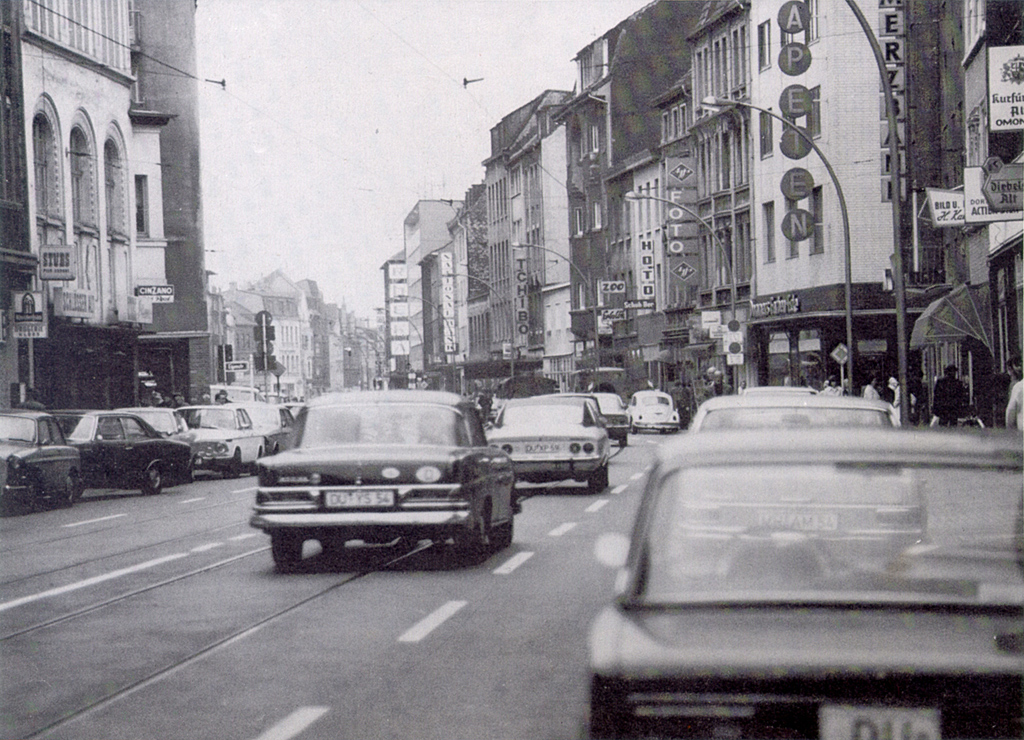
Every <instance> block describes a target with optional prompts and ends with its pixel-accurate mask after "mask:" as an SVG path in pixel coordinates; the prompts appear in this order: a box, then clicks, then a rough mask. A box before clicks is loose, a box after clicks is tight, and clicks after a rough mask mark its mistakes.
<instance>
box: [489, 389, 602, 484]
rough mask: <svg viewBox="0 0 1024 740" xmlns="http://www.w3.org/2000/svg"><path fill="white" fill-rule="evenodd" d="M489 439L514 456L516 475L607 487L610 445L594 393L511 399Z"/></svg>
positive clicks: (535, 480) (537, 480)
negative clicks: (592, 397)
mask: <svg viewBox="0 0 1024 740" xmlns="http://www.w3.org/2000/svg"><path fill="white" fill-rule="evenodd" d="M487 439H488V441H489V442H490V443H491V444H492V445H494V446H495V447H500V448H501V449H502V450H504V451H505V452H506V453H507V454H508V455H509V456H510V457H511V458H512V467H513V469H514V470H515V474H516V479H517V480H521V481H526V482H530V483H547V482H555V481H562V480H570V479H571V480H575V481H576V482H578V483H586V484H587V487H588V489H589V490H590V492H591V493H600V492H601V491H603V490H604V489H605V488H607V487H608V460H609V458H610V456H611V452H610V450H611V444H610V442H609V438H608V431H607V429H605V425H604V421H603V419H602V417H601V413H600V411H599V409H598V407H597V402H596V401H595V400H593V399H591V398H587V397H580V396H572V395H561V394H557V393H556V394H551V395H544V396H533V397H531V398H512V399H509V400H508V401H507V402H506V403H505V405H504V406H503V407H502V409H501V412H500V413H499V414H498V417H497V419H495V421H494V426H493V427H492V428H491V429H490V430H489V431H488V434H487Z"/></svg>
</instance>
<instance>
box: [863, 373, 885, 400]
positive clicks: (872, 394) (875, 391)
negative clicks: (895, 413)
mask: <svg viewBox="0 0 1024 740" xmlns="http://www.w3.org/2000/svg"><path fill="white" fill-rule="evenodd" d="M881 385H882V381H881V380H880V379H879V377H878V376H877V375H876V376H875V377H873V378H871V382H870V383H868V384H867V385H866V386H864V389H863V390H862V391H861V395H862V396H863V397H864V398H866V399H868V400H869V401H881V400H882V394H881V393H880V392H879V391H880V390H881V389H880V387H879V386H881Z"/></svg>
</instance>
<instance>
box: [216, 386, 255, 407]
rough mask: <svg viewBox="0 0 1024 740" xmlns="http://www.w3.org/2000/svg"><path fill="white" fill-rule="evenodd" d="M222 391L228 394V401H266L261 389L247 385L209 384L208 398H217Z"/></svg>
mask: <svg viewBox="0 0 1024 740" xmlns="http://www.w3.org/2000/svg"><path fill="white" fill-rule="evenodd" d="M221 391H224V392H225V393H227V394H228V401H230V402H232V403H242V402H246V401H249V402H251V401H260V402H262V403H266V401H267V399H266V397H265V396H264V395H263V391H261V390H260V389H259V388H253V387H252V386H248V385H211V386H210V398H213V399H215V398H217V394H218V393H220V392H221Z"/></svg>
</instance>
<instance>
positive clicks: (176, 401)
mask: <svg viewBox="0 0 1024 740" xmlns="http://www.w3.org/2000/svg"><path fill="white" fill-rule="evenodd" d="M184 405H185V396H183V395H182V394H180V393H175V394H174V396H173V397H172V400H171V406H172V407H173V408H176V409H178V408H181V407H182V406H184Z"/></svg>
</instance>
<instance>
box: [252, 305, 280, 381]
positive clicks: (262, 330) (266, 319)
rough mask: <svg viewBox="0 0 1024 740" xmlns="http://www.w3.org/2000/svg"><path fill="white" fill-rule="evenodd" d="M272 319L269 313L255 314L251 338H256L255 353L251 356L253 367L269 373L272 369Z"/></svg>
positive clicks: (274, 334)
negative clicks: (254, 324)
mask: <svg viewBox="0 0 1024 740" xmlns="http://www.w3.org/2000/svg"><path fill="white" fill-rule="evenodd" d="M273 322H274V317H273V316H271V315H270V312H269V311H260V312H259V313H258V314H256V326H255V327H253V336H254V337H255V338H256V352H255V353H254V354H253V365H254V369H255V370H259V371H269V370H271V369H272V368H273V367H274V363H275V362H276V358H275V357H274V342H273V340H274V338H275V336H276V332H275V331H274V323H273Z"/></svg>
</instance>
